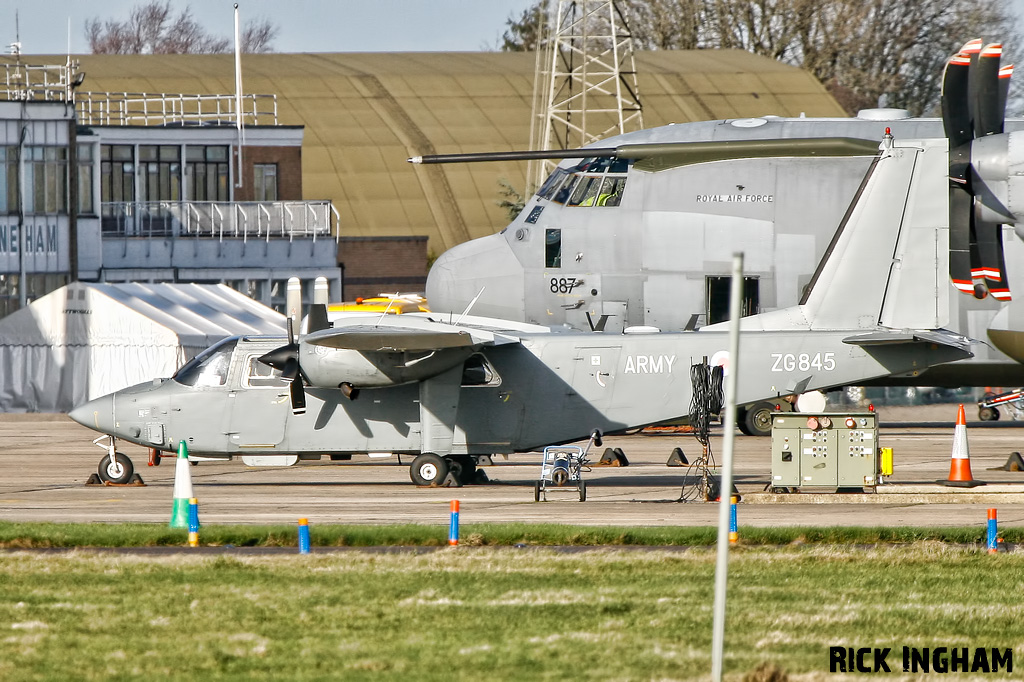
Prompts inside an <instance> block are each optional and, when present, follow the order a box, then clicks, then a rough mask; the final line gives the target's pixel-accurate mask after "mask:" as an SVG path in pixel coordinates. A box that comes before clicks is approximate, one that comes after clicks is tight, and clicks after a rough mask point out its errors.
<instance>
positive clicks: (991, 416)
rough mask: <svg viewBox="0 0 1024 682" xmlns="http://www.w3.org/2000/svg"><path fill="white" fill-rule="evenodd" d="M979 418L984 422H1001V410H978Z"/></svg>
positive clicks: (987, 408)
mask: <svg viewBox="0 0 1024 682" xmlns="http://www.w3.org/2000/svg"><path fill="white" fill-rule="evenodd" d="M978 418H979V419H981V421H983V422H997V421H999V410H997V409H996V408H994V407H983V408H981V409H980V410H978Z"/></svg>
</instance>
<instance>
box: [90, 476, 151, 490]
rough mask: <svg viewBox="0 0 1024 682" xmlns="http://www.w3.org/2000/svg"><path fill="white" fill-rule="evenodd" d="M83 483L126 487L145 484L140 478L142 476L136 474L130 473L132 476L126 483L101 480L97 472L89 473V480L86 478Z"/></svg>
mask: <svg viewBox="0 0 1024 682" xmlns="http://www.w3.org/2000/svg"><path fill="white" fill-rule="evenodd" d="M85 484H86V485H102V486H106V487H108V488H126V487H128V486H132V487H142V486H145V485H146V483H145V482H144V481H143V480H142V476H139V475H138V474H132V477H131V478H130V479H128V482H127V483H112V482H110V481H104V480H101V479H100V477H99V474H90V475H89V480H87V481H86V482H85Z"/></svg>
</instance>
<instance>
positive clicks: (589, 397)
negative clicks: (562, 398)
mask: <svg viewBox="0 0 1024 682" xmlns="http://www.w3.org/2000/svg"><path fill="white" fill-rule="evenodd" d="M621 351H622V347H621V346H580V347H578V348H577V349H576V355H575V357H574V360H575V363H576V365H575V368H574V370H573V377H572V387H573V395H572V396H571V398H570V402H569V404H568V405H567V407H568V408H569V409H570V410H572V411H574V412H577V413H578V416H579V417H580V418H583V419H586V416H587V414H594V410H595V409H601V410H603V409H607V407H608V406H609V405H610V404H611V401H612V396H613V394H614V391H615V378H616V376H617V375H618V372H619V354H620V352H621ZM573 398H575V399H573ZM596 426H597V424H595V425H594V427H595V428H596ZM588 428H590V426H589V425H588Z"/></svg>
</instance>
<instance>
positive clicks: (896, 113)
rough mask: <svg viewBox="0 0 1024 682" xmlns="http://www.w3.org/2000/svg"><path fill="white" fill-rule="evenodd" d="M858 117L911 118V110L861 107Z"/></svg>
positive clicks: (882, 118)
mask: <svg viewBox="0 0 1024 682" xmlns="http://www.w3.org/2000/svg"><path fill="white" fill-rule="evenodd" d="M857 118H861V119H864V120H865V121H898V120H900V119H903V118H910V112H909V111H907V110H906V109H861V110H860V111H858V112H857Z"/></svg>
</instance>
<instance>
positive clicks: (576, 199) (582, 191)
mask: <svg viewBox="0 0 1024 682" xmlns="http://www.w3.org/2000/svg"><path fill="white" fill-rule="evenodd" d="M602 179H603V178H602V177H601V176H600V175H598V176H596V177H595V176H585V177H584V178H583V179H582V180H580V182H579V184H577V185H576V191H575V192H573V193H572V197H570V199H569V205H570V206H593V205H594V201H595V200H596V199H597V191H598V190H599V189H600V188H601V181H602Z"/></svg>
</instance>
